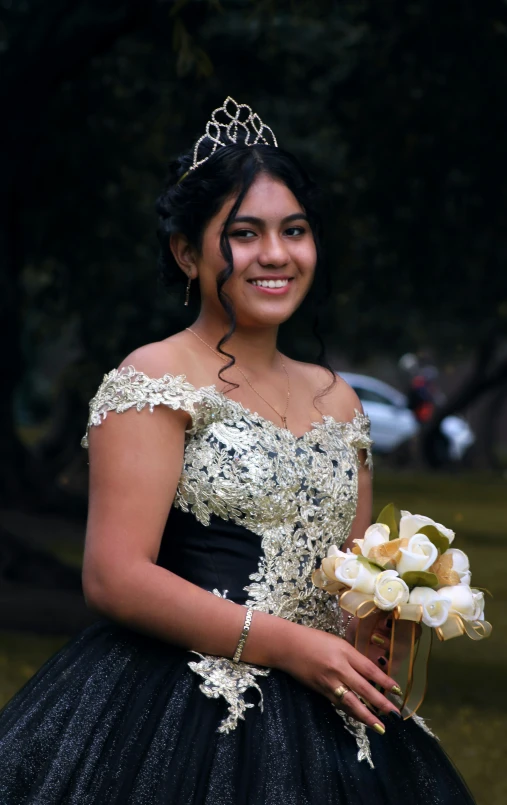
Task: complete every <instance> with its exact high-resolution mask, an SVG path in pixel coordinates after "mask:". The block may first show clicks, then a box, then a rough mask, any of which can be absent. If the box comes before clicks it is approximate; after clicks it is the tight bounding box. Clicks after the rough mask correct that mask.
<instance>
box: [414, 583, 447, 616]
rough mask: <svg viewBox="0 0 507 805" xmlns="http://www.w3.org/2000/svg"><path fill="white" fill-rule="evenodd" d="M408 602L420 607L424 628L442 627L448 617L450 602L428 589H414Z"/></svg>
mask: <svg viewBox="0 0 507 805" xmlns="http://www.w3.org/2000/svg"><path fill="white" fill-rule="evenodd" d="M409 602H410V603H411V604H419V605H420V606H422V608H423V616H422V620H423V623H425V624H426V626H442V624H443V623H445V622H446V620H447V618H448V616H449V609H450V606H451V604H450V602H449V601H448V600H447V599H446V598H443V597H442V596H441V595H440V593H437V592H436V590H432V589H430V588H429V587H414V589H413V590H412V592H411V593H410V598H409Z"/></svg>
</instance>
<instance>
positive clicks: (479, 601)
mask: <svg viewBox="0 0 507 805" xmlns="http://www.w3.org/2000/svg"><path fill="white" fill-rule="evenodd" d="M472 595H473V597H474V605H475V610H474V620H475V621H483V620H484V593H483V592H482V591H481V590H474V589H472Z"/></svg>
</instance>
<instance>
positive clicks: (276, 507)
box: [82, 366, 371, 763]
mask: <svg viewBox="0 0 507 805" xmlns="http://www.w3.org/2000/svg"><path fill="white" fill-rule="evenodd" d="M157 405H167V406H169V407H170V408H173V409H177V408H180V409H183V410H185V411H187V412H188V413H189V414H190V416H191V419H192V423H191V427H190V428H189V429H188V431H187V437H186V446H185V455H184V463H183V468H182V473H181V477H180V480H179V484H178V488H177V492H176V496H175V500H174V505H175V506H176V507H179V508H180V509H182V510H183V511H185V512H192V513H193V515H194V516H195V517H196V518H197V520H199V522H201V523H203V524H204V525H209V522H210V517H211V516H212V515H216V516H218V517H221V518H222V519H224V520H232V521H233V522H235V523H236V524H238V525H241V526H243V527H245V528H248V529H249V530H250V531H252V532H253V533H255V534H258V535H259V544H260V559H259V565H258V568H257V571H256V572H255V573H253V574H252V575H251V576H250V583H249V584H248V585H247V586H246V587H245V591H246V592H247V595H248V600H247V606H250V607H252V608H253V609H257V610H260V611H263V612H269V613H271V614H274V615H277V616H279V617H282V618H286V619H288V620H291V621H294V622H296V623H302V624H305V625H307V626H312V627H313V628H317V629H322V630H325V631H328V632H331V633H334V634H337V635H341V633H342V626H341V613H340V611H339V609H338V607H337V605H336V600H335V599H334V598H332V597H331V596H329V595H327V594H326V593H324V592H323V591H322V590H319V589H317V588H316V587H315V586H314V585H313V583H312V580H311V575H312V572H313V570H314V569H315V568H316V567H317V566H318V565H319V564H320V562H321V561H322V559H323V557H325V556H326V554H327V549H328V547H329V546H330V545H337V546H340V545H342V544H343V542H344V541H345V540H346V538H347V536H348V534H349V533H350V529H351V526H352V522H353V519H354V516H355V513H356V506H357V484H358V470H359V466H360V459H359V451H360V450H365V451H366V454H367V464H368V465H369V466H371V439H370V435H369V420H368V418H367V417H366V416H365V415H364V414H361V413H358V412H356V415H355V417H354V419H353V420H352V421H350V422H338V421H336V420H335V419H334V418H333V417H330V416H325V417H324V418H323V421H322V422H320V423H315V424H314V425H313V426H312V428H311V429H310V430H309V431H307V432H306V433H305V434H303V435H302V436H301V437H296V436H294V434H292V433H291V432H290V431H288V430H285V429H284V428H280V427H278V426H277V425H275V424H274V423H273V422H271V421H270V420H266V419H264V418H263V417H262V416H260V415H259V414H256V413H254V412H252V411H250V410H248V409H247V408H245V407H244V406H242V405H241V403H239V402H236V401H234V400H231V399H229V398H228V397H227V396H226V395H225V394H223V393H222V392H220V391H218V390H217V389H216V387H215V386H206V387H204V388H200V389H197V388H195V387H194V386H193V385H192V384H190V383H189V382H188V381H187V380H186V377H185V376H184V375H180V376H177V377H175V376H173V375H169V374H166V375H164V376H163V377H161V378H158V379H153V378H150V377H148V376H147V375H145V374H144V373H142V372H137V371H136V370H135V369H134V367H132V366H129V367H126V368H123V369H121V370H113V371H112V372H110V373H109V374H107V375H105V377H104V380H103V382H102V385H101V386H100V388H99V390H98V392H97V394H96V395H95V397H94V398H93V400H92V401H91V403H90V417H89V421H88V429H89V428H90V427H91V426H93V425H99V424H100V423H101V422H102V421H103V420H104V419H105V417H106V416H107V414H108V413H109V412H110V411H117V412H122V411H126V410H128V409H130V408H133V407H135V408H136V409H137V410H138V411H141V410H142V409H143V408H145V407H148V408H149V409H150V410H151V411H153V409H154V407H155V406H157ZM88 429H87V434H88ZM82 444H83V446H85V447H86V446H88V439H87V435H85V437H84V438H83V441H82ZM194 653H195V654H197V656H198V657H199V661H192V662H190V663H189V667H190V668H191V669H192V671H194V672H195V673H197V674H199V675H200V676H201V677H202V678H203V680H204V681H203V683H202V684H201V685H200V690H201V691H202V692H203V693H204V694H205V695H206V696H208V697H209V698H219V697H222V698H223V699H224V700H225V702H226V703H227V705H228V715H227V717H226V718H224V720H223V721H222V723H221V724H220V726H219V731H221V732H228V731H230V730H232V729H234V728H235V727H236V726H237V724H238V721H239V720H240V719H244V718H245V712H246V710H247V709H248V708H250V707H253V706H254V705H253V704H251V703H249V702H246V701H245V695H244V694H245V692H246V691H247V690H248V689H249V688H255V689H256V690H257V691H258V692H259V694H260V706H261V708H262V690H261V688H260V686H259V684H258V682H257V678H259V677H265V676H267V675H268V674H269V669H264V668H259V667H257V666H253V665H249V664H247V663H238V664H236V663H233V662H232V660H229V659H228V658H225V657H213V656H210V655H202V654H198V653H197V652H194ZM342 717H344V721H345V727H346V729H348V730H349V731H350V732H352V733H353V734H354V735H355V737H356V740H357V743H358V749H359V752H358V758H359V759H360V760H362V759H366V760H367V761H368V762H369V763H371V754H370V751H369V741H368V738H367V736H366V734H365V730H364V729H363V728H362V727H363V726H364V725H361V724H359V723H358V722H356V721H354V719H351V718H350V717H348V716H345V714H343V715H342Z"/></svg>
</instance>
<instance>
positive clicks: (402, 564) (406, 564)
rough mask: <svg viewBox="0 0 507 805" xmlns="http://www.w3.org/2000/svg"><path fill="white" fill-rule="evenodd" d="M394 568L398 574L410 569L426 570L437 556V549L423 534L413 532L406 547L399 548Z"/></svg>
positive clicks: (401, 574)
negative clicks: (397, 559)
mask: <svg viewBox="0 0 507 805" xmlns="http://www.w3.org/2000/svg"><path fill="white" fill-rule="evenodd" d="M400 553H401V559H400V560H399V562H398V564H397V566H396V569H397V571H398V573H399V574H400V576H403V574H404V573H407V572H408V571H410V570H428V568H429V567H431V565H432V564H433V562H434V561H435V560H436V559H437V557H438V550H437V548H436V547H435V546H434V545H433V543H432V542H430V540H429V539H428V537H427V536H426V535H425V534H414V536H413V537H411V538H410V539H409V541H408V545H407V547H406V548H401V549H400Z"/></svg>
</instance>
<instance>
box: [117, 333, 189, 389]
mask: <svg viewBox="0 0 507 805" xmlns="http://www.w3.org/2000/svg"><path fill="white" fill-rule="evenodd" d="M191 362H192V356H191V354H190V350H189V348H188V339H187V338H186V337H185V334H184V333H183V332H181V333H176V334H175V335H173V336H170V337H169V338H165V339H163V340H162V341H154V342H152V343H151V344H145V345H144V346H142V347H138V348H137V349H135V350H134V351H133V352H131V353H130V355H127V357H126V358H125V359H124V360H123V361H122V362H121V364H120V366H119V367H118V368H119V369H122V368H124V367H127V366H133V367H134V369H136V371H138V372H143V373H144V374H146V375H148V377H153V378H158V377H162V376H163V375H166V374H171V375H182V374H184V375H186V374H188V370H189V363H191Z"/></svg>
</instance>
